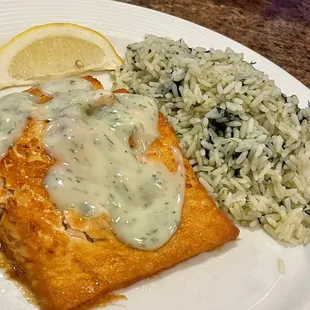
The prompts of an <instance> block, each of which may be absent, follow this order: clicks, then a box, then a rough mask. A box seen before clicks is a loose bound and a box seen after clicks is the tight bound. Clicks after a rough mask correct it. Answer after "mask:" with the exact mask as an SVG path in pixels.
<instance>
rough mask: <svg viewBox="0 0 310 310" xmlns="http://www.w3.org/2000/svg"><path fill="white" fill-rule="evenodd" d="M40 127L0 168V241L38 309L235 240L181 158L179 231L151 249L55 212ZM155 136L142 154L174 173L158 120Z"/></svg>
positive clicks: (102, 224)
mask: <svg viewBox="0 0 310 310" xmlns="http://www.w3.org/2000/svg"><path fill="white" fill-rule="evenodd" d="M85 78H86V79H88V80H89V81H90V82H91V83H92V84H93V85H94V87H95V88H96V89H100V88H102V86H101V84H100V83H99V82H98V81H97V80H96V79H94V78H92V77H85ZM28 92H29V93H31V94H33V95H35V96H37V97H38V98H39V101H40V102H41V103H45V102H47V101H48V100H50V99H51V98H50V97H47V96H46V95H44V94H43V93H41V92H40V91H39V90H38V89H36V88H32V89H30V90H28ZM45 128H46V122H45V121H38V120H29V121H28V125H27V128H26V129H25V131H24V133H23V135H22V136H21V137H20V138H19V140H18V141H17V142H16V143H15V145H14V146H13V147H12V148H11V149H10V150H9V151H8V153H7V154H6V155H5V157H4V158H3V160H2V161H1V162H0V177H1V178H2V179H3V180H4V182H3V183H4V185H3V187H2V188H1V189H0V206H1V207H2V210H3V213H2V217H1V223H0V240H1V243H2V244H3V248H4V252H5V254H6V256H7V257H8V258H9V259H10V260H11V261H13V262H14V264H15V265H16V266H17V267H18V268H19V269H20V270H21V274H22V281H23V282H24V283H27V285H28V286H29V287H30V289H31V290H32V291H33V292H34V294H35V295H36V296H37V299H38V303H39V305H40V307H41V308H42V309H57V310H67V309H71V308H74V307H77V306H81V305H83V304H85V303H87V304H88V303H89V301H90V300H96V298H98V296H102V295H104V294H107V293H110V292H113V291H115V290H117V289H120V288H123V287H126V286H128V285H130V284H132V283H134V282H137V281H139V280H141V279H144V278H147V277H150V276H152V275H155V274H157V273H159V272H161V271H163V270H165V269H168V268H170V267H172V266H174V265H176V264H178V263H180V262H182V261H184V260H186V259H188V258H190V257H192V256H195V255H197V254H199V253H201V252H204V251H210V250H213V249H215V248H217V247H219V246H221V245H223V244H225V243H226V242H228V241H230V240H233V239H235V238H236V237H237V236H238V234H239V230H238V229H237V228H236V227H235V226H234V224H233V223H232V222H231V221H230V220H229V219H228V218H227V217H226V216H225V215H224V214H223V213H222V212H221V211H219V210H218V209H217V208H216V206H215V204H214V202H213V201H212V199H211V198H210V197H209V196H208V194H207V192H206V191H205V189H204V188H203V186H202V185H201V184H200V183H199V181H198V179H197V177H196V176H195V174H194V172H193V170H192V167H191V165H190V164H189V162H188V160H187V159H186V158H185V157H184V156H183V157H184V165H185V171H186V190H185V201H184V205H183V211H182V218H181V223H180V227H179V229H178V230H177V232H176V233H175V234H174V235H173V236H172V238H171V239H170V240H169V241H168V242H167V243H166V244H165V245H164V246H163V247H161V248H160V249H158V250H156V251H141V250H137V249H134V248H131V247H128V246H127V245H125V244H123V243H121V242H120V241H119V240H118V239H116V237H115V236H114V234H113V231H112V230H111V228H110V222H109V218H108V217H107V215H102V216H100V217H96V218H84V217H82V216H81V215H79V214H77V213H75V212H61V211H59V210H57V208H56V207H55V206H54V204H53V203H52V201H51V200H50V197H49V194H48V192H47V190H46V189H45V187H44V184H43V180H44V177H45V175H46V173H47V171H48V169H49V168H50V167H51V166H52V165H54V164H55V163H56V161H57V159H56V158H52V157H51V156H50V155H49V154H48V153H47V152H46V150H45V149H44V147H43V144H42V138H43V133H44V130H45ZM158 131H159V137H158V139H156V140H155V141H154V142H153V144H152V145H151V146H150V148H149V151H148V155H149V157H151V158H153V159H155V160H157V161H159V162H162V163H164V164H165V165H166V166H167V167H168V168H169V169H170V170H171V171H174V170H175V169H176V166H177V164H176V161H175V158H174V155H173V153H172V151H171V147H174V148H178V149H179V150H181V149H180V146H179V144H178V141H177V138H176V136H175V133H174V130H173V128H172V127H171V126H170V124H169V123H168V121H167V119H166V118H165V117H164V116H163V115H162V114H159V120H158ZM182 154H183V153H182Z"/></svg>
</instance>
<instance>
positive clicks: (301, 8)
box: [124, 0, 310, 87]
mask: <svg viewBox="0 0 310 310" xmlns="http://www.w3.org/2000/svg"><path fill="white" fill-rule="evenodd" d="M124 2H127V3H132V4H136V5H140V6H143V7H146V8H151V9H155V10H158V11H162V12H165V13H168V14H171V15H175V16H178V17H181V18H183V19H187V20H189V21H192V22H194V23H197V24H200V25H202V26H205V27H207V28H209V29H213V30H215V31H217V32H219V33H222V34H224V35H226V36H228V37H230V38H231V39H234V40H236V41H238V42H240V43H241V44H244V45H246V46H247V47H249V48H251V49H253V50H254V51H256V52H258V53H259V54H261V55H263V56H265V57H267V58H268V59H270V60H271V61H273V62H274V63H276V64H278V65H279V66H280V67H282V68H283V69H284V70H286V71H288V72H289V73H291V74H292V75H293V76H295V77H296V78H297V79H298V80H300V81H301V82H302V83H304V84H305V85H307V86H308V87H310V0H273V1H272V0H194V1H192V0H125V1H124Z"/></svg>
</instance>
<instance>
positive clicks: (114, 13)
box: [0, 0, 310, 310]
mask: <svg viewBox="0 0 310 310" xmlns="http://www.w3.org/2000/svg"><path fill="white" fill-rule="evenodd" d="M48 22H74V23H79V24H82V25H85V26H88V27H91V28H94V29H96V30H98V31H99V32H102V33H103V34H105V35H107V36H108V37H109V38H110V39H111V41H112V43H113V44H114V45H115V47H116V48H117V50H118V52H119V53H120V54H122V55H123V54H124V51H125V48H126V45H127V44H128V43H131V42H135V41H137V40H142V39H143V36H144V35H145V34H150V33H152V34H156V35H160V36H169V37H171V38H174V39H179V38H181V37H182V38H184V39H185V41H186V42H187V43H188V44H189V45H190V46H204V47H206V48H209V47H214V48H221V49H225V48H226V47H231V48H232V49H234V50H235V51H237V52H243V53H244V55H245V58H246V60H248V61H256V62H257V64H256V65H255V67H256V68H258V69H260V70H263V71H265V72H266V73H267V74H269V76H270V77H271V78H272V79H274V80H275V81H276V84H277V85H278V86H279V87H281V88H282V90H283V91H284V93H286V94H288V95H292V94H297V96H298V97H299V100H300V105H301V106H306V104H307V102H308V100H310V90H309V89H308V88H307V87H306V86H304V85H303V84H301V83H300V82H299V81H297V80H296V79H295V78H294V77H292V76H291V75H290V74H288V73H287V72H285V71H283V70H282V69H281V68H279V67H278V66H276V65H275V64H273V63H272V62H270V61H269V60H267V59H265V58H264V57H262V56H260V55H258V54H257V53H255V52H253V51H251V50H250V49H248V48H246V47H244V46H242V45H240V44H239V43H237V42H235V41H232V40H230V39H228V38H226V37H224V36H222V35H220V34H218V33H215V32H213V31H211V30H208V29H206V28H203V27H200V26H198V25H195V24H192V23H189V22H187V21H184V20H181V19H178V18H175V17H172V16H169V15H165V14H161V13H158V12H155V11H151V10H146V9H143V8H139V7H136V6H131V5H127V4H123V3H119V2H110V1H105V0H101V1H100V0H92V1H87V0H85V1H83V0H66V1H64V0H51V1H47V0H45V1H41V0H31V1H30V0H29V1H28V0H21V1H10V0H1V2H0V42H5V41H6V40H7V39H10V38H11V37H12V36H13V35H15V34H17V33H18V32H20V31H22V30H24V29H26V28H28V27H30V26H34V25H37V24H43V23H48ZM100 78H101V79H102V81H103V83H104V85H105V86H106V87H108V86H109V85H108V83H109V81H108V79H107V77H106V76H100ZM14 91H16V89H15V90H14ZM8 92H11V91H1V92H0V95H4V94H6V93H8ZM0 117H1V116H0ZM278 258H281V259H283V261H284V262H285V269H286V271H285V273H284V274H282V275H281V274H279V272H278V268H277V259H278ZM309 279H310V247H307V248H306V247H301V246H300V247H285V246H283V245H280V244H278V243H277V242H276V241H274V240H273V239H272V238H271V237H269V236H268V235H267V234H266V233H264V232H263V231H261V230H256V231H254V232H252V231H249V230H248V229H241V233H240V238H239V240H238V241H237V242H235V243H231V244H228V245H227V246H225V247H223V248H222V249H220V250H216V251H213V252H211V253H204V254H201V255H199V256H198V257H196V258H193V259H191V260H189V261H187V262H185V263H183V264H180V265H178V266H177V267H175V268H172V269H171V270H169V271H167V272H164V273H162V274H161V275H159V276H156V277H154V278H152V279H150V280H145V281H141V282H139V283H137V284H136V285H133V286H131V287H129V288H127V289H125V290H123V291H122V293H124V294H125V295H126V296H127V297H128V300H127V301H121V302H119V303H118V304H117V305H112V306H109V307H108V309H120V308H121V309H128V310H140V309H148V310H155V309H156V310H157V309H171V310H188V309H195V310H198V309H206V310H219V309H221V310H222V309H237V310H245V309H255V310H259V309H272V310H280V309H281V310H292V309H296V310H297V309H298V310H302V309H303V310H306V309H310V286H309ZM0 292H1V294H0V300H1V304H0V309H4V310H20V309H27V310H28V309H29V310H30V309H35V307H34V306H33V305H31V304H28V303H27V302H26V301H25V299H24V297H23V296H22V294H21V293H20V291H19V290H18V289H17V288H16V286H15V285H14V284H13V283H12V282H11V281H8V280H7V279H6V278H5V276H2V275H1V274H0Z"/></svg>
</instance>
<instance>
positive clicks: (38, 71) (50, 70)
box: [0, 23, 123, 89]
mask: <svg viewBox="0 0 310 310" xmlns="http://www.w3.org/2000/svg"><path fill="white" fill-rule="evenodd" d="M121 64H123V60H122V59H121V57H120V56H119V55H118V54H117V52H116V51H115V49H114V47H113V46H112V44H111V43H110V42H109V40H108V39H107V38H106V37H104V36H103V35H102V34H100V33H99V32H97V31H95V30H92V29H89V28H86V27H83V26H79V25H76V24H70V23H52V24H45V25H40V26H36V27H33V28H30V29H28V30H26V31H24V32H22V33H20V34H18V35H17V36H15V37H14V38H13V39H12V40H10V41H9V42H7V43H6V44H4V45H3V46H2V47H1V48H0V89H2V88H6V87H10V86H22V85H31V84H35V83H38V82H41V81H44V80H48V79H52V78H62V77H66V76H71V75H78V74H82V73H85V72H88V71H103V70H113V69H115V68H116V67H117V66H119V65H121Z"/></svg>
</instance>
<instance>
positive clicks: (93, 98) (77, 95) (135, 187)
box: [0, 78, 185, 250]
mask: <svg viewBox="0 0 310 310" xmlns="http://www.w3.org/2000/svg"><path fill="white" fill-rule="evenodd" d="M40 89H41V91H42V92H43V93H46V94H48V95H51V96H52V97H53V99H52V100H51V101H49V102H47V103H46V104H43V105H39V104H36V100H35V98H34V97H33V96H31V95H28V94H22V95H21V94H13V95H8V96H6V97H3V98H1V99H0V110H1V113H2V112H3V107H4V108H5V109H6V111H5V113H6V114H5V116H6V120H7V122H6V126H3V127H1V126H0V135H1V137H2V138H1V140H0V151H1V154H2V155H1V156H4V154H5V153H6V152H7V150H8V148H9V146H11V145H12V144H13V142H14V141H15V140H16V138H17V137H18V136H20V135H21V133H22V130H23V129H24V126H25V124H26V120H27V117H32V118H37V119H42V120H48V121H49V124H48V126H47V128H46V132H45V135H44V138H43V142H44V144H45V147H46V149H47V151H48V152H49V153H50V154H51V155H53V156H54V157H55V158H57V159H58V163H57V164H56V165H54V166H53V167H52V168H51V169H50V170H49V172H48V174H47V175H46V177H45V186H46V188H47V190H48V192H49V194H50V196H51V199H52V201H53V202H54V203H55V205H56V207H57V208H58V209H60V210H62V211H65V210H68V209H73V210H75V211H76V212H79V213H81V214H83V215H85V216H98V215H100V214H102V213H103V212H106V213H108V214H109V216H110V218H111V221H112V229H113V231H114V233H115V235H116V236H117V238H118V239H119V240H120V241H122V242H124V243H126V244H127V245H130V246H132V247H135V248H137V249H144V250H155V249H157V248H159V247H161V246H163V245H164V244H165V243H166V242H167V241H168V240H169V239H170V238H171V236H172V235H173V234H174V233H175V231H176V230H177V228H178V225H179V222H180V218H181V212H182V205H183V200H184V191H185V178H184V165H183V158H182V155H181V153H180V152H179V150H177V149H174V148H173V149H172V152H173V153H174V155H175V159H176V162H177V163H178V168H177V170H176V171H175V172H174V173H172V172H170V171H169V169H168V168H167V167H166V166H165V165H163V164H161V163H159V162H157V161H154V160H151V159H150V158H148V157H147V156H146V154H147V150H148V147H149V145H150V144H151V143H152V142H153V141H154V140H155V139H156V137H157V134H158V133H157V123H158V110H157V106H156V104H155V102H154V101H153V100H152V99H150V98H148V97H144V96H138V95H131V94H117V95H114V94H113V93H112V92H109V91H105V90H99V91H94V90H93V89H92V84H91V83H90V82H88V81H86V80H82V79H79V78H76V79H67V80H63V81H53V82H47V83H44V84H43V85H41V86H40ZM9 107H11V108H10V109H8V108H9ZM17 112H18V113H17ZM16 124H18V126H16ZM20 124H22V126H20ZM17 127H18V129H17ZM20 127H21V128H20ZM2 128H3V129H2ZM12 128H13V130H12V131H11V133H9V131H10V130H11V129H12ZM130 138H132V141H133V145H134V146H130V141H129V140H130ZM3 141H4V142H3ZM6 141H8V142H6Z"/></svg>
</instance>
